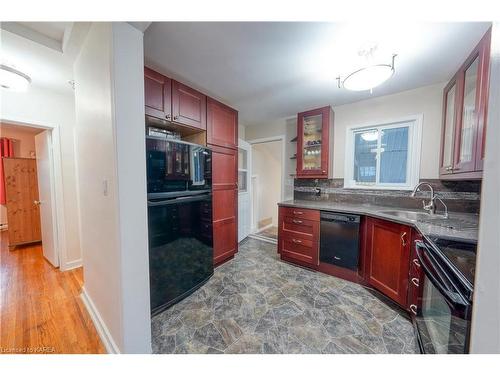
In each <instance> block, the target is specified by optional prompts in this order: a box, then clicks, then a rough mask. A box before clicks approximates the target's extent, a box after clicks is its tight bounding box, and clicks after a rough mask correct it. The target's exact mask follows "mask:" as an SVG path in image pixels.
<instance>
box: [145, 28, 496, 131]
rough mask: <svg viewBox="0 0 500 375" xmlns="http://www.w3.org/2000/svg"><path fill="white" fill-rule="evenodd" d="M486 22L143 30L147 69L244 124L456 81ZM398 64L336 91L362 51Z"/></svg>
mask: <svg viewBox="0 0 500 375" xmlns="http://www.w3.org/2000/svg"><path fill="white" fill-rule="evenodd" d="M489 26H490V24H489V23H404V24H403V23H400V24H397V23H393V24H388V23H384V24H382V23H380V24H374V25H368V24H365V23H362V24H360V23H356V24H353V23H349V24H347V23H278V22H269V23H250V22H247V23H219V22H212V23H202V22H198V23H190V22H185V23H178V22H153V23H152V24H151V25H150V26H149V28H148V29H147V30H146V31H145V36H144V48H145V60H146V64H147V65H149V66H151V67H153V68H157V69H159V70H160V71H163V72H164V73H166V74H170V75H171V76H172V77H173V78H177V79H179V80H183V81H185V83H187V84H191V85H193V86H194V87H195V88H198V89H200V90H202V91H204V92H206V93H207V94H209V95H212V96H215V97H216V98H218V99H220V100H223V101H224V102H226V103H228V104H229V105H231V106H233V107H235V108H236V109H238V110H239V112H240V121H241V123H243V124H245V125H253V124H261V123H265V122H269V121H273V120H276V119H279V118H283V117H289V116H293V115H295V114H296V113H297V112H300V111H303V110H306V109H310V108H314V107H317V106H323V105H327V104H332V105H340V104H345V103H351V102H354V101H358V100H362V99H366V98H369V97H372V96H380V95H387V94H392V93H396V92H399V91H404V90H408V89H412V88H416V87H420V86H425V85H429V84H433V83H440V82H444V81H447V80H449V79H450V78H451V76H452V74H453V73H454V72H455V71H456V70H457V68H458V67H459V65H460V64H461V62H462V61H463V60H464V59H465V58H466V56H467V55H468V54H469V52H470V51H471V49H472V48H473V47H474V46H475V44H476V43H477V42H478V41H479V40H480V38H481V36H482V35H483V34H484V33H485V32H486V30H487V29H488V27H489ZM373 43H375V44H377V45H378V53H377V59H378V61H379V62H382V63H383V62H386V63H389V61H390V55H391V54H392V53H396V54H398V56H397V58H396V73H395V75H394V76H393V77H392V78H391V79H390V80H389V81H387V82H385V83H384V84H382V85H381V86H379V87H377V88H375V89H374V90H373V93H370V92H349V91H347V90H344V89H339V88H338V87H337V82H336V77H337V76H338V75H342V76H345V75H346V74H348V73H350V72H352V71H353V70H355V69H356V68H359V67H360V66H361V63H362V62H361V61H360V58H359V56H358V51H359V49H360V48H361V47H363V46H366V45H367V44H368V45H372V44H373Z"/></svg>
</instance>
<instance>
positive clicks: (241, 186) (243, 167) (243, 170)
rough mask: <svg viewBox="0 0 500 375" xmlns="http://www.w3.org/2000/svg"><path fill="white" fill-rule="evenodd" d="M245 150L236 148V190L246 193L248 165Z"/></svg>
mask: <svg viewBox="0 0 500 375" xmlns="http://www.w3.org/2000/svg"><path fill="white" fill-rule="evenodd" d="M247 163H248V161H247V150H245V149H243V148H238V192H239V193H246V192H247V191H248V186H247V184H248V167H247Z"/></svg>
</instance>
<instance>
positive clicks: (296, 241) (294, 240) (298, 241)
mask: <svg viewBox="0 0 500 375" xmlns="http://www.w3.org/2000/svg"><path fill="white" fill-rule="evenodd" d="M292 242H293V243H302V241H301V240H296V239H295V238H292Z"/></svg>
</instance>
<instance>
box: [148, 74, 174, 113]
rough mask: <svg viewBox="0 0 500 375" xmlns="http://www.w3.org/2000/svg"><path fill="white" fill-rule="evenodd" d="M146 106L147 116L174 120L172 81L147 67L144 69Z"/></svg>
mask: <svg viewBox="0 0 500 375" xmlns="http://www.w3.org/2000/svg"><path fill="white" fill-rule="evenodd" d="M144 104H145V105H146V115H148V116H152V117H156V118H160V119H163V120H167V121H170V120H171V119H172V81H171V79H170V78H168V77H165V76H164V75H162V74H160V73H158V72H155V71H154V70H151V69H149V68H147V67H145V68H144Z"/></svg>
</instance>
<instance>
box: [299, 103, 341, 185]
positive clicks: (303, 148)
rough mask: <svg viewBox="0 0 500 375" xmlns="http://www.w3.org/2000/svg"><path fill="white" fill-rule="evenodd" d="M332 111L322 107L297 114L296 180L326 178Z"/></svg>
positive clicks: (331, 134) (331, 132)
mask: <svg viewBox="0 0 500 375" xmlns="http://www.w3.org/2000/svg"><path fill="white" fill-rule="evenodd" d="M332 126H333V111H332V109H331V108H330V107H323V108H318V109H314V110H311V111H307V112H302V113H299V114H298V117H297V178H328V176H329V171H330V166H331V164H330V163H332V162H333V161H332V160H330V152H331V147H330V143H331V139H330V137H331V136H333V129H332Z"/></svg>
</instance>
